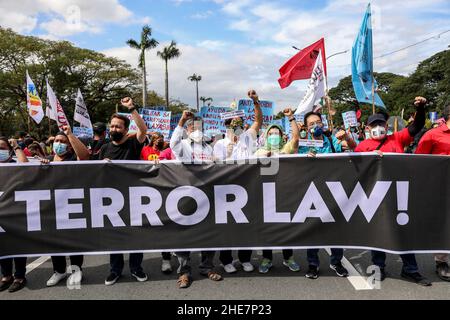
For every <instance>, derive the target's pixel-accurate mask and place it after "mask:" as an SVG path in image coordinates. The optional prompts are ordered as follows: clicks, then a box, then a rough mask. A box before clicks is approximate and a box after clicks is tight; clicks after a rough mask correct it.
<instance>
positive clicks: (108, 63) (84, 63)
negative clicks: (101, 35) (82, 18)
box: [0, 28, 139, 136]
mask: <svg viewBox="0 0 450 320" xmlns="http://www.w3.org/2000/svg"><path fill="white" fill-rule="evenodd" d="M26 70H28V71H29V73H30V76H31V78H32V79H33V81H34V83H35V85H36V88H37V91H38V93H39V95H40V97H41V100H42V101H43V103H44V106H45V104H46V96H47V89H46V81H45V80H46V79H48V80H49V82H50V84H51V86H52V88H53V89H54V91H55V92H56V94H57V96H58V99H59V101H60V103H61V105H62V106H63V108H64V111H65V113H66V115H67V118H68V119H69V121H71V120H72V119H73V111H74V107H75V98H76V93H77V90H78V88H80V89H81V90H82V92H83V95H84V98H85V102H86V105H87V107H88V110H89V113H90V116H91V119H92V121H93V122H96V121H104V122H106V121H108V119H109V117H110V115H111V114H112V113H113V112H114V110H115V105H116V103H117V102H118V101H119V100H120V98H122V97H124V96H126V95H133V94H134V93H136V92H138V90H139V87H138V84H139V74H138V73H137V72H136V70H134V69H133V68H132V67H131V66H130V65H128V64H126V63H125V62H123V61H120V60H118V59H115V58H110V57H107V56H105V55H103V54H101V53H98V52H95V51H91V50H86V49H80V48H77V47H75V46H73V45H72V44H71V43H69V42H67V41H58V42H55V41H49V40H43V39H39V38H36V37H29V36H22V35H19V34H17V33H15V32H13V31H12V30H9V29H2V28H0V131H1V133H2V134H5V135H13V134H14V133H15V132H16V131H19V130H23V131H27V127H28V126H27V122H28V113H27V107H26V86H25V72H26ZM51 129H52V130H53V133H54V132H55V131H56V130H57V127H56V124H55V123H54V122H53V121H52V122H51ZM32 133H33V134H34V135H36V136H46V135H48V134H49V121H48V119H47V118H45V119H44V120H43V121H42V122H41V123H40V124H39V125H36V124H35V123H34V122H32Z"/></svg>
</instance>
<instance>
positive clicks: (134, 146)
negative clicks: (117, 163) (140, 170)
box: [98, 136, 143, 160]
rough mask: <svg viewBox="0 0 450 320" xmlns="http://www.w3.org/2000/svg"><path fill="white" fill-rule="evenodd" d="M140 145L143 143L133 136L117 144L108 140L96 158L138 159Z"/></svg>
mask: <svg viewBox="0 0 450 320" xmlns="http://www.w3.org/2000/svg"><path fill="white" fill-rule="evenodd" d="M142 147H143V144H142V143H140V142H139V141H138V140H137V138H136V137H135V136H134V137H131V138H128V140H127V141H125V142H124V143H122V144H119V145H115V144H114V143H112V142H109V143H107V144H104V145H103V146H102V148H101V149H100V152H99V155H98V159H99V160H103V159H110V160H140V156H141V150H142Z"/></svg>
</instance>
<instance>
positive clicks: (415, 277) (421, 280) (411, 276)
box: [400, 271, 431, 287]
mask: <svg viewBox="0 0 450 320" xmlns="http://www.w3.org/2000/svg"><path fill="white" fill-rule="evenodd" d="M400 275H401V276H402V278H405V279H406V280H409V281H411V282H415V283H417V284H418V285H421V286H424V287H429V286H431V282H430V281H429V280H428V279H427V278H425V277H424V276H422V275H421V274H420V273H418V272H413V273H407V272H404V271H402V273H401V274H400Z"/></svg>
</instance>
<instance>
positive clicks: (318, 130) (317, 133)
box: [310, 124, 323, 138]
mask: <svg viewBox="0 0 450 320" xmlns="http://www.w3.org/2000/svg"><path fill="white" fill-rule="evenodd" d="M310 132H311V133H312V134H313V136H314V137H315V138H318V137H320V136H321V135H323V128H322V126H319V125H317V124H316V125H314V127H312V128H311V130H310Z"/></svg>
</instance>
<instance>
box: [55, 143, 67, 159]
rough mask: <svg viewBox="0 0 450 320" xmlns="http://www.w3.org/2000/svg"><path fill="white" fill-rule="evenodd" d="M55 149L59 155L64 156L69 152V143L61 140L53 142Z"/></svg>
mask: <svg viewBox="0 0 450 320" xmlns="http://www.w3.org/2000/svg"><path fill="white" fill-rule="evenodd" d="M53 151H54V152H55V153H56V154H57V155H58V156H62V155H63V154H65V153H66V152H67V144H65V143H61V142H55V143H54V144H53Z"/></svg>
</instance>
